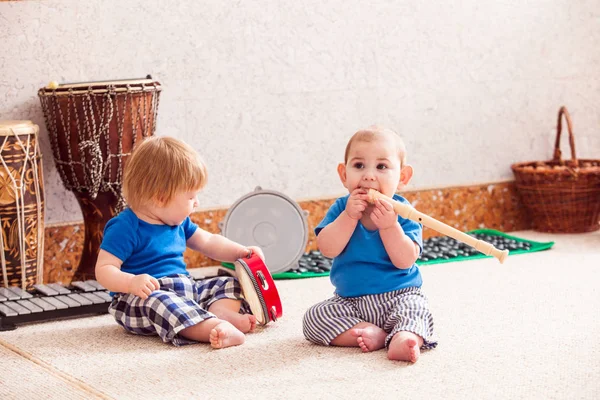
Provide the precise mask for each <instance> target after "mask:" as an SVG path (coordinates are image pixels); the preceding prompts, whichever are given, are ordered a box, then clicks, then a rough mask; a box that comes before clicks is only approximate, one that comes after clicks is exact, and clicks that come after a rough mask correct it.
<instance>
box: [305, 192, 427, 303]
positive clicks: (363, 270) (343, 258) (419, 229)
mask: <svg viewBox="0 0 600 400" xmlns="http://www.w3.org/2000/svg"><path fill="white" fill-rule="evenodd" d="M348 197H350V195H347V196H344V197H340V198H339V199H337V200H336V201H335V203H333V204H332V205H331V207H330V208H329V210H328V211H327V214H326V215H325V218H323V221H321V223H320V224H319V225H318V226H317V227H316V228H315V234H316V235H318V234H319V232H321V230H322V229H323V228H325V227H326V226H327V225H329V224H330V223H332V222H333V221H335V220H336V219H337V217H338V216H339V215H340V214H341V213H342V212H343V211H344V210H345V209H346V203H347V202H348ZM394 200H397V201H399V202H401V203H404V204H410V203H409V202H408V201H407V200H406V199H405V198H404V197H402V196H399V195H394ZM398 222H399V223H400V226H402V229H403V230H404V233H405V234H406V236H408V237H409V238H410V239H411V240H412V241H414V242H416V243H417V244H418V245H419V247H420V248H421V250H422V249H423V226H422V225H421V224H419V223H417V222H414V221H412V220H409V219H404V218H402V217H400V216H398ZM330 279H331V283H332V284H333V286H335V292H336V293H337V294H338V295H339V296H342V297H357V296H364V295H369V294H379V293H385V292H391V291H393V290H398V289H404V288H407V287H421V285H422V283H423V280H422V278H421V272H420V271H419V267H418V266H417V264H414V265H413V266H412V267H410V268H407V269H400V268H397V267H395V266H394V264H393V263H392V260H391V259H390V257H389V256H388V254H387V251H386V250H385V247H384V245H383V241H382V240H381V236H380V235H379V230H374V231H371V230H369V229H367V228H365V227H364V225H363V224H362V223H361V222H360V221H358V224H357V225H356V229H354V233H353V234H352V237H351V238H350V240H349V241H348V244H347V245H346V247H345V248H344V250H343V251H342V252H341V253H340V254H339V255H338V256H337V257H335V258H334V259H333V264H332V267H331V274H330Z"/></svg>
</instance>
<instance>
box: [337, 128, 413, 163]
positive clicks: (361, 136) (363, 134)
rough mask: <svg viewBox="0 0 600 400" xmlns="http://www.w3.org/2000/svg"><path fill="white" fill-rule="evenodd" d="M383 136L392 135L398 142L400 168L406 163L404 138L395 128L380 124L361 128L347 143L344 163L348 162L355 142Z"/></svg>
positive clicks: (369, 140)
mask: <svg viewBox="0 0 600 400" xmlns="http://www.w3.org/2000/svg"><path fill="white" fill-rule="evenodd" d="M381 137H390V138H392V140H393V141H394V142H395V143H396V147H397V149H398V158H399V159H400V168H402V167H404V166H405V165H406V146H405V145H404V141H403V140H402V138H401V137H400V136H399V135H398V134H397V133H396V132H395V131H393V130H391V129H389V128H384V127H380V126H376V125H373V126H370V127H368V128H366V129H361V130H359V131H358V132H356V133H355V134H354V135H352V137H351V138H350V140H349V141H348V144H347V145H346V151H345V153H344V164H347V163H348V155H349V154H350V148H351V147H352V143H354V142H372V141H375V140H377V139H379V138H381Z"/></svg>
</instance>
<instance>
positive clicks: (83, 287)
mask: <svg viewBox="0 0 600 400" xmlns="http://www.w3.org/2000/svg"><path fill="white" fill-rule="evenodd" d="M71 286H73V287H76V288H77V289H81V290H83V291H84V292H95V291H96V288H95V287H93V286H91V285H89V284H87V283H85V282H82V281H75V282H71Z"/></svg>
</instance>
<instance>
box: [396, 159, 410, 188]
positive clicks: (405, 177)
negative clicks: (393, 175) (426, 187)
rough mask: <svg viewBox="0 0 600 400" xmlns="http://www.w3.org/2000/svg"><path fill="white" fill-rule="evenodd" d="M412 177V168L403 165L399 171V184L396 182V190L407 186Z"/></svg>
mask: <svg viewBox="0 0 600 400" xmlns="http://www.w3.org/2000/svg"><path fill="white" fill-rule="evenodd" d="M412 177H413V167H411V166H410V165H405V166H404V167H402V170H400V182H398V189H400V188H402V187H403V186H406V185H408V182H410V179H411V178H412Z"/></svg>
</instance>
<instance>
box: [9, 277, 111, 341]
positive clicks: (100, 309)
mask: <svg viewBox="0 0 600 400" xmlns="http://www.w3.org/2000/svg"><path fill="white" fill-rule="evenodd" d="M33 287H34V289H33V290H31V291H24V290H22V289H21V288H18V287H8V288H5V287H2V288H0V331H7V330H13V329H16V327H17V325H21V324H25V323H28V322H40V321H48V320H55V319H60V318H69V317H76V316H82V315H89V314H105V313H107V312H108V305H109V304H110V302H111V300H112V297H111V296H110V294H109V293H108V291H107V290H106V289H105V288H104V287H102V285H100V284H99V283H98V282H96V281H94V280H88V281H77V282H71V285H70V286H68V287H65V286H62V285H60V284H58V283H49V284H47V285H41V284H40V285H34V286H33Z"/></svg>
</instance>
